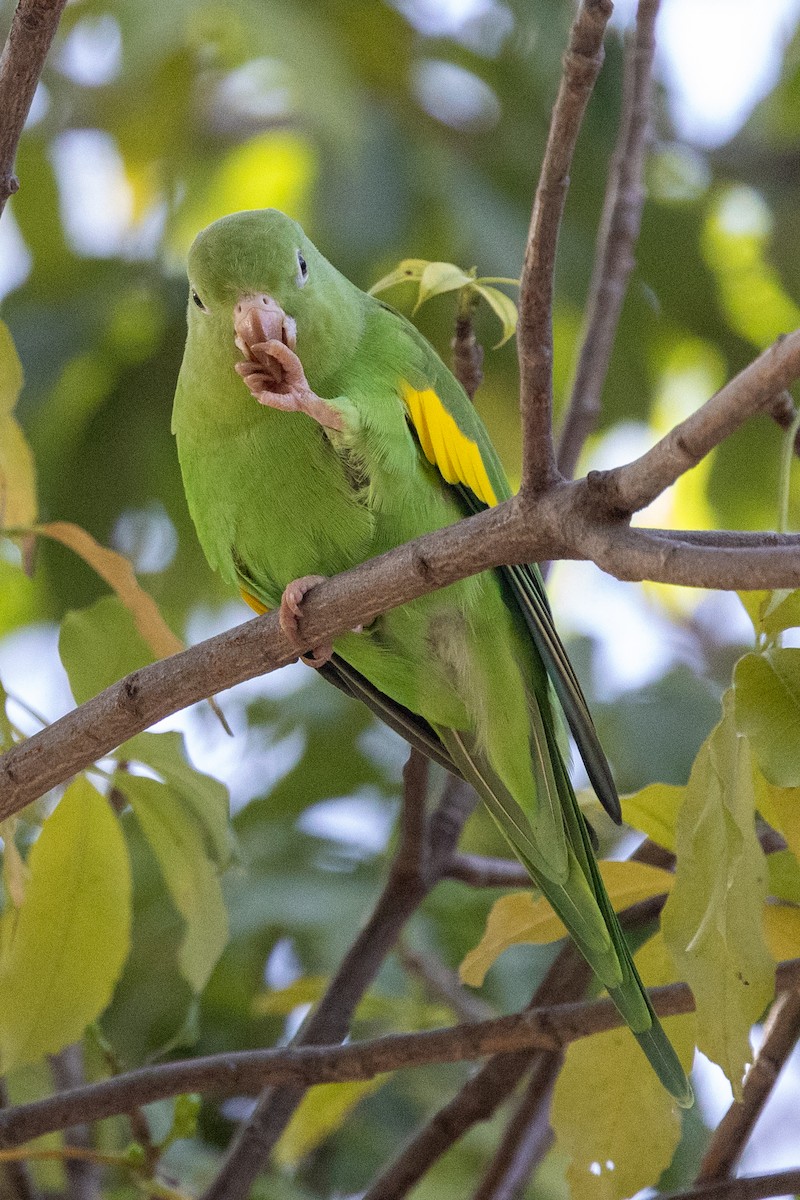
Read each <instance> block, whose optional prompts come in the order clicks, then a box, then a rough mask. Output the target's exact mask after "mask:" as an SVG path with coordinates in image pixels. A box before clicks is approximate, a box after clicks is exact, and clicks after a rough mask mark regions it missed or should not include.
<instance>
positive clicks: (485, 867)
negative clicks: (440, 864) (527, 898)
mask: <svg viewBox="0 0 800 1200" xmlns="http://www.w3.org/2000/svg"><path fill="white" fill-rule="evenodd" d="M444 876H445V878H446V879H457V880H458V881H459V882H460V883H466V884H467V885H468V886H469V887H478V888H507V887H522V888H528V890H530V889H531V887H532V886H533V885H532V883H531V877H530V875H529V874H528V872H527V871H526V870H525V868H524V867H523V866H522V864H521V863H518V862H516V861H515V860H514V859H512V858H485V857H484V856H483V855H481V854H461V853H458V854H454V855H453V857H452V858H451V859H450V861H449V862H448V863H447V864H446V866H445V869H444Z"/></svg>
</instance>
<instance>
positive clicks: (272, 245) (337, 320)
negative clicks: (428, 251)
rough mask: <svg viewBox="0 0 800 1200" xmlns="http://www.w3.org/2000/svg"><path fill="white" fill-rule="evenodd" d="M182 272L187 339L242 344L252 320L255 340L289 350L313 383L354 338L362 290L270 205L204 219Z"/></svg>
mask: <svg viewBox="0 0 800 1200" xmlns="http://www.w3.org/2000/svg"><path fill="white" fill-rule="evenodd" d="M188 274H189V285H190V298H189V336H190V338H191V339H192V340H194V339H199V340H200V341H202V342H205V343H208V342H210V341H216V342H217V344H218V345H219V347H220V348H221V347H223V346H224V347H225V348H226V349H228V350H232V349H233V346H234V339H235V338H237V337H238V339H239V340H238V343H237V344H238V345H239V346H240V349H241V347H242V340H243V339H244V341H247V340H251V341H252V331H253V328H254V324H253V323H254V322H255V326H256V327H258V328H260V329H261V330H262V331H263V338H262V339H260V340H269V339H271V338H274V339H276V340H280V341H283V342H284V343H285V344H286V345H287V346H290V347H291V349H293V350H296V352H297V354H298V356H299V357H300V358H301V360H302V363H303V367H304V369H305V372H306V375H307V376H308V378H309V380H310V381H311V383H312V386H315V387H317V386H320V385H321V384H322V383H323V382H324V380H325V379H327V378H328V377H329V376H331V375H333V374H334V373H335V372H336V371H337V370H338V369H339V368H340V367H341V366H342V365H343V364H344V363H345V362H346V361H347V360H348V358H349V357H350V356H351V354H352V353H353V352H354V350H355V348H356V346H357V344H358V341H359V338H360V336H361V331H362V325H363V312H362V309H363V303H362V302H363V299H364V297H363V293H361V292H359V290H358V289H357V288H356V287H354V286H353V284H351V283H350V282H349V280H347V279H345V277H344V276H343V275H342V274H340V272H339V271H337V270H336V268H335V267H333V266H332V265H331V263H329V262H328V260H327V259H326V258H324V257H323V256H322V255H321V254H320V252H319V251H318V250H317V248H316V246H314V245H313V243H312V242H310V241H309V240H308V238H307V237H306V235H305V233H304V232H303V230H302V229H301V227H300V226H299V225H298V224H297V222H296V221H293V220H292V219H291V218H290V217H287V216H286V215H285V213H282V212H278V210H277V209H271V208H268V209H259V210H256V211H252V212H239V213H233V214H232V215H231V216H228V217H222V218H221V219H220V220H219V221H215V222H214V223H213V224H212V225H209V226H208V227H207V228H206V229H204V230H203V231H202V232H201V233H199V234H198V235H197V237H196V238H195V240H194V243H193V244H192V247H191V249H190V250H189V261H188ZM245 330H247V335H249V336H246V335H245ZM257 340H258V339H257ZM243 386H244V385H243Z"/></svg>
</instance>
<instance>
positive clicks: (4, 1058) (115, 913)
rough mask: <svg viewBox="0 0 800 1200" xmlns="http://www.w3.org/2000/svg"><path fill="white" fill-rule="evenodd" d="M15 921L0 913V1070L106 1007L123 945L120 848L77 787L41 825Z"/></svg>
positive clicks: (126, 940) (89, 793)
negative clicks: (0, 923)
mask: <svg viewBox="0 0 800 1200" xmlns="http://www.w3.org/2000/svg"><path fill="white" fill-rule="evenodd" d="M28 868H29V872H30V877H29V880H28V885H27V889H26V893H25V900H24V903H23V905H22V907H21V909H20V910H19V911H18V912H15V911H12V912H7V913H6V914H5V915H4V917H3V922H4V925H5V929H4V938H3V950H2V959H1V960H0V1070H2V1071H3V1072H4V1073H5V1072H7V1071H9V1070H12V1069H13V1068H14V1067H17V1066H20V1065H22V1064H24V1063H29V1062H35V1061H36V1060H37V1059H39V1058H41V1057H42V1056H43V1055H45V1054H54V1053H56V1052H57V1051H58V1050H60V1049H61V1048H62V1047H63V1046H66V1045H69V1043H70V1042H74V1041H75V1040H76V1039H77V1038H79V1037H80V1036H81V1034H82V1033H83V1031H84V1029H85V1028H86V1026H87V1025H88V1024H89V1023H90V1022H91V1021H94V1020H95V1019H96V1018H97V1017H98V1016H99V1015H100V1013H102V1011H103V1009H104V1008H105V1007H106V1005H107V1004H108V1002H109V1000H110V999H111V993H112V990H113V988H114V985H115V983H116V982H117V979H118V978H119V976H120V973H121V971H122V968H123V965H124V963H125V959H126V958H127V955H128V950H129V945H130V924H131V895H130V893H131V882H130V870H129V866H128V855H127V851H126V848H125V840H124V838H123V836H122V833H121V831H120V828H119V825H118V823H117V820H116V818H115V816H114V814H113V812H112V811H111V807H110V806H109V804H108V802H107V801H106V800H105V799H104V798H103V797H102V796H101V795H100V794H99V793H98V792H97V791H96V789H95V788H93V787H92V786H91V784H90V783H88V782H87V780H86V779H84V778H82V777H81V778H78V779H77V780H75V782H74V783H72V784H71V785H70V787H69V788H68V789H67V791H66V792H65V793H64V796H63V798H62V800H61V802H60V804H59V805H58V806H57V807H56V809H55V810H54V812H53V813H52V814H51V815H50V816H49V817H48V818H47V820H46V821H45V823H44V825H43V827H42V832H41V834H40V836H39V838H38V840H37V841H36V843H35V844H34V846H33V848H32V850H31V853H30V856H29V859H28Z"/></svg>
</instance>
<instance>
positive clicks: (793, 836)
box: [753, 770, 800, 861]
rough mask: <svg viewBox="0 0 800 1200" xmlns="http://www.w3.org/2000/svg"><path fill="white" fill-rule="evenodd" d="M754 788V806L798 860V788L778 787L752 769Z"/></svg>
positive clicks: (799, 852) (799, 844)
mask: <svg viewBox="0 0 800 1200" xmlns="http://www.w3.org/2000/svg"><path fill="white" fill-rule="evenodd" d="M753 782H754V784H755V790H756V808H757V809H758V811H759V812H760V813H761V815H762V817H763V818H764V820H765V821H767V822H768V823H769V824H770V825H771V826H772V828H773V829H777V831H778V833H781V834H783V837H784V838H785V839H786V845H787V846H788V847H789V849H790V850H791V852H792V854H793V855H794V856H795V858H796V859H798V861H800V788H797V787H778V785H777V784H775V783H770V781H769V780H768V779H767V778H765V776H764V775H762V773H761V771H759V770H755V771H753Z"/></svg>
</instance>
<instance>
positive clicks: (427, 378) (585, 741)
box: [393, 313, 622, 824]
mask: <svg viewBox="0 0 800 1200" xmlns="http://www.w3.org/2000/svg"><path fill="white" fill-rule="evenodd" d="M393 316H395V317H396V318H397V319H398V320H399V321H401V322H402V325H403V327H404V332H405V333H406V334H407V336H410V337H411V338H412V340H413V342H414V343H415V347H416V349H417V351H418V355H419V361H420V362H421V363H422V365H421V367H419V368H418V371H417V372H416V373H414V378H413V379H409V380H404V381H403V383H402V396H403V400H404V403H405V406H406V412H407V414H408V419H409V423H410V425H411V426H412V428H413V429H414V432H415V433H416V436H417V440H418V441H419V444H420V447H421V449H422V451H423V453H424V454H425V457H426V458H427V459H428V461H429V462H430V463H432V464H433V465H434V466H435V467H437V468H438V470H439V472H440V474H441V475H442V477H443V479H444V480H445V481H446V482H447V483H449V484H451V485H452V486H453V487H454V488H455V490H456V491H457V492H458V494H459V496H460V497H461V502H462V505H463V507H464V509H465V510H466V511H467V512H480V511H481V510H482V509H484V508H487V507H490V506H491V505H493V504H495V503H497V502H499V501H501V500H508V499H509V498H510V497H511V494H512V493H511V489H510V487H509V485H508V480H507V479H506V476H505V473H504V471H503V468H502V466H501V464H500V460H499V458H498V457H497V452H496V451H495V448H494V446H493V445H492V443H491V441H490V440H489V435H488V433H487V432H486V429H485V428H484V425H483V422H482V421H481V419H480V417H479V416H478V414H477V413H476V411H475V409H474V408H473V406H472V404H471V403H470V401H469V399H468V398H467V395H466V393H465V392H464V391H463V390H462V389H461V387H460V386H459V384H458V383H457V382H456V380H455V378H454V377H453V376H452V375H451V374H450V372H449V371H448V370H447V368H446V367H445V365H444V363H442V361H441V360H440V359H439V358H438V356H437V355H435V354H434V352H433V351H432V350H431V348H430V346H428V344H427V342H425V341H424V339H423V338H422V337H421V335H420V334H418V333H417V331H416V329H414V327H413V326H412V325H411V324H410V323H409V322H407V321H406V320H405V318H403V317H402V316H400V314H396V313H393ZM499 570H500V573H501V575H502V576H503V577H504V579H505V581H506V583H507V585H508V587H509V589H510V591H511V593H512V595H513V597H514V599H515V600H516V603H517V606H518V608H519V611H520V613H521V615H522V618H523V620H524V621H525V623H526V625H527V627H528V630H529V632H530V635H531V637H532V639H533V642H534V645H535V646H536V649H537V650H538V651H539V654H540V656H541V658H542V660H543V662H544V664H545V667H546V669H547V673H548V675H549V676H550V679H551V681H552V683H553V687H554V688H555V692H556V695H557V696H558V699H559V701H560V703H561V707H562V709H563V710H564V715H565V717H566V719H567V722H568V724H569V727H570V729H571V730H572V735H573V737H574V738H575V742H576V744H577V747H578V750H579V752H580V755H581V758H582V759H583V762H584V764H585V766H586V771H587V773H588V775H589V779H590V780H591V783H592V786H593V787H594V789H595V792H596V793H597V797H598V799H599V800H600V802H601V804H602V805H603V807H604V808H605V810H606V812H607V813H608V814H609V816H610V817H612V819H613V820H614V821H616V822H617V823H618V824H619V822H620V821H621V819H622V814H621V809H620V803H619V796H618V795H617V789H616V786H615V784H614V780H613V778H612V776H611V770H610V768H609V765H608V761H607V759H606V756H605V754H604V752H603V748H602V746H601V745H600V740H599V738H598V736H597V731H596V729H595V727H594V722H593V721H592V717H591V714H590V712H589V708H588V705H587V703H586V699H585V697H584V695H583V691H582V690H581V685H580V683H579V682H578V679H577V676H576V675H575V672H574V670H573V668H572V664H571V663H570V661H569V658H568V657H567V653H566V651H565V649H564V647H563V645H562V643H561V639H560V638H559V636H558V633H557V631H556V627H555V625H554V623H553V617H552V613H551V611H550V605H549V603H548V600H547V595H546V593H545V590H544V584H543V582H542V577H541V574H540V572H539V568H538V567H537V566H536V565H535V564H534V563H530V564H521V565H516V566H507V567H500V568H499Z"/></svg>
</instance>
